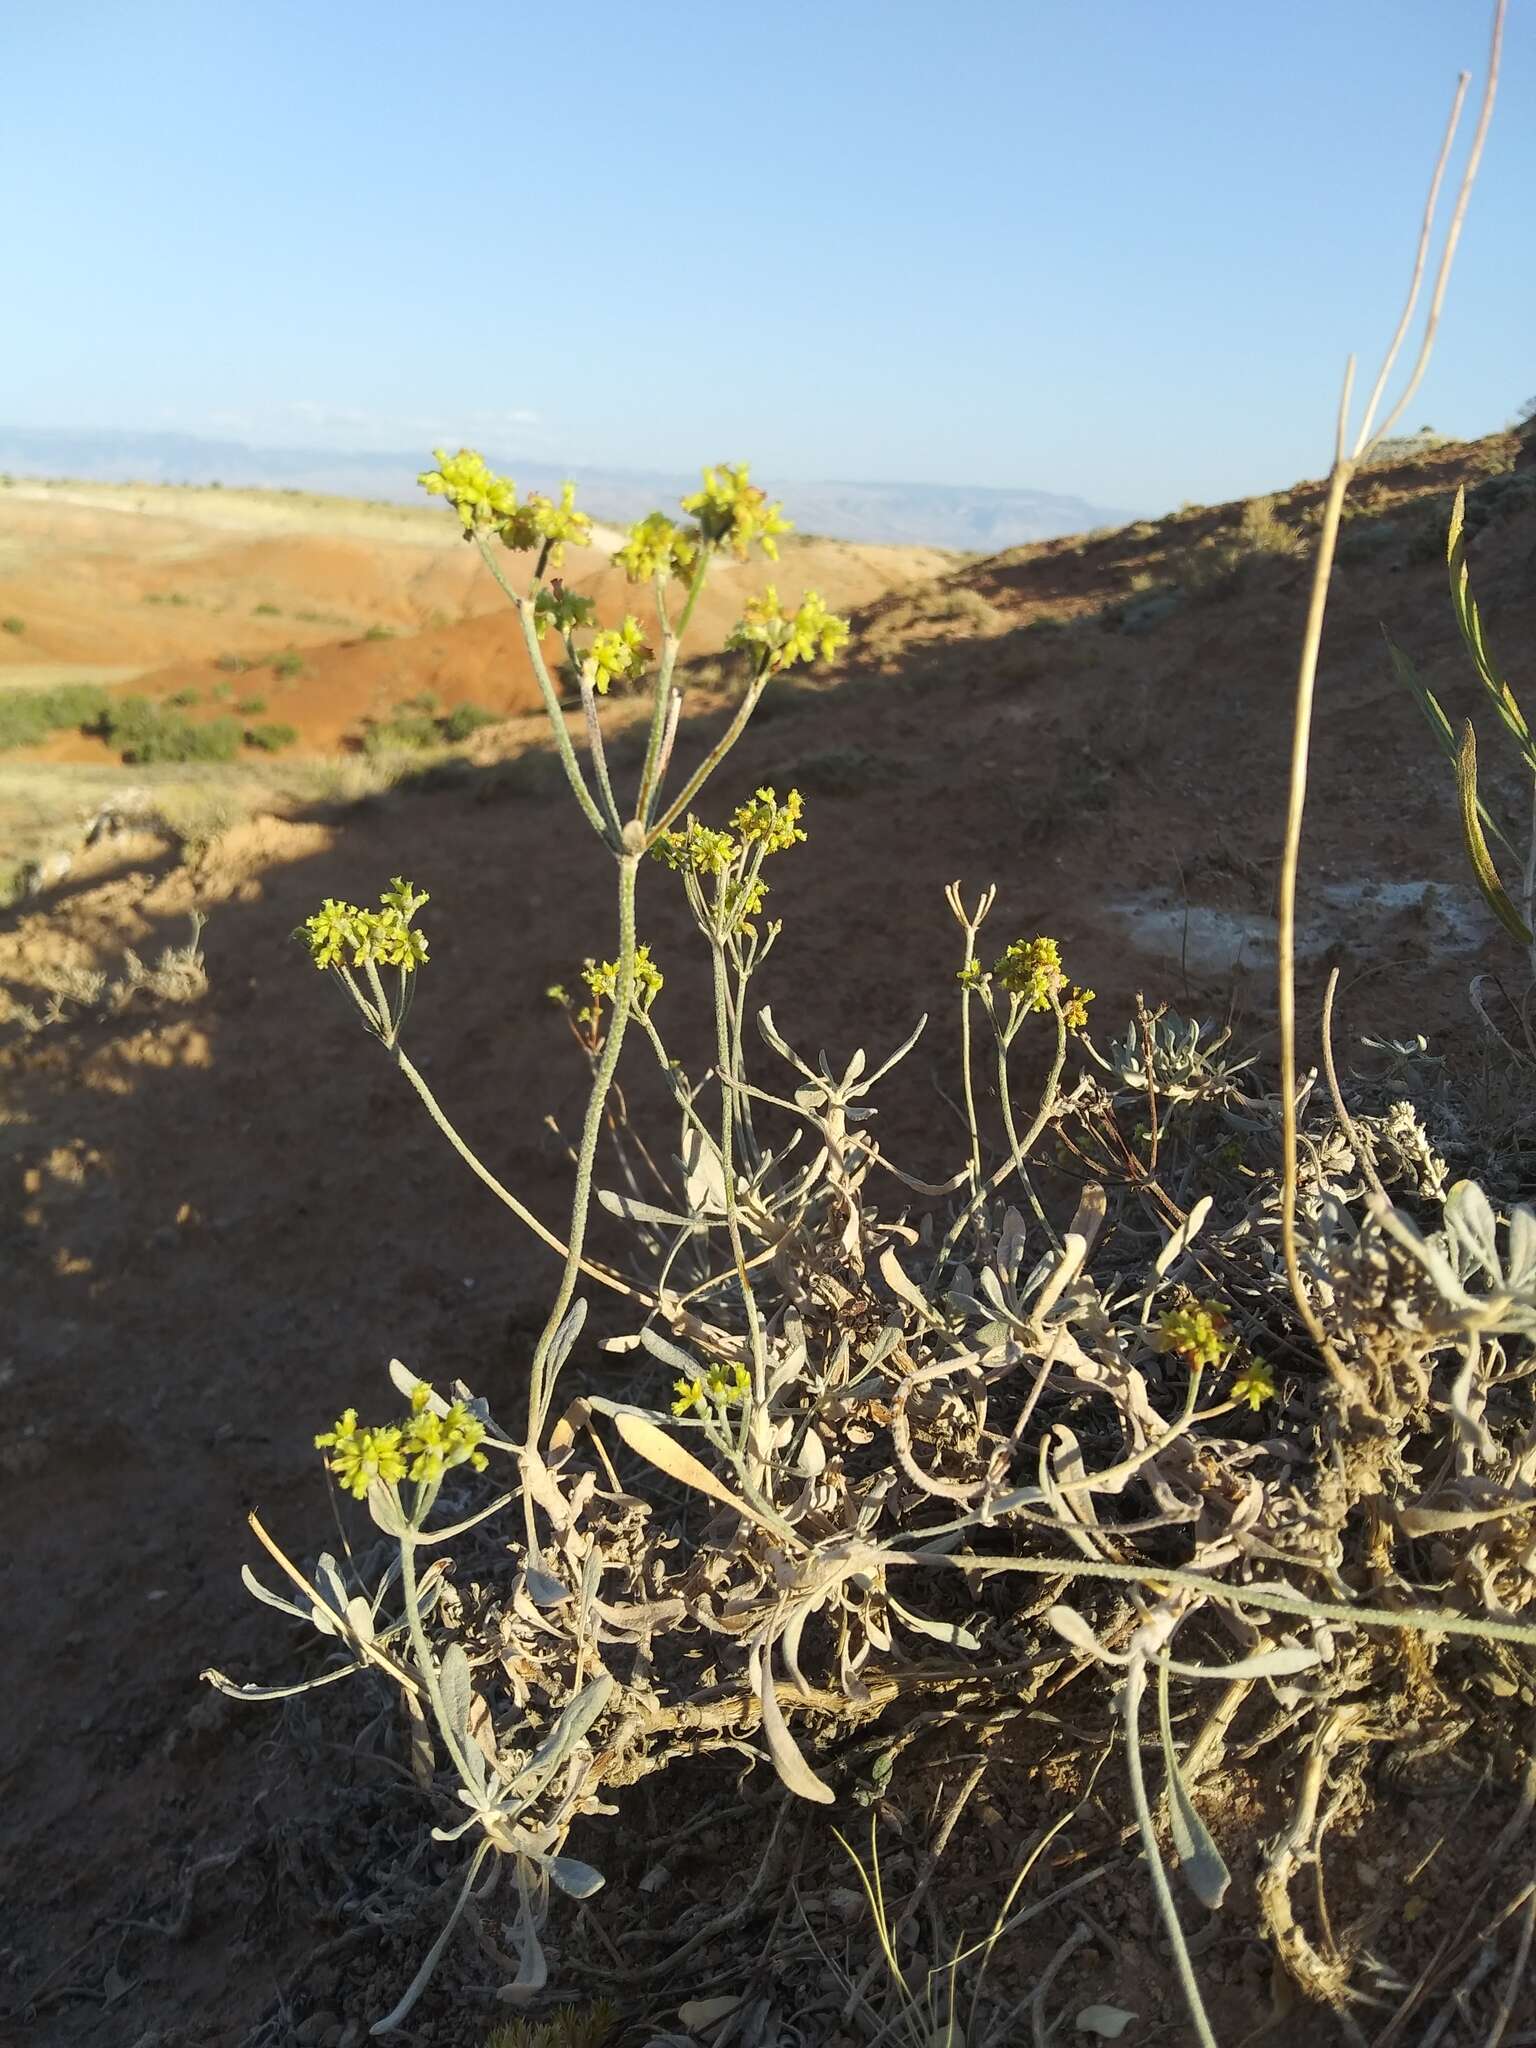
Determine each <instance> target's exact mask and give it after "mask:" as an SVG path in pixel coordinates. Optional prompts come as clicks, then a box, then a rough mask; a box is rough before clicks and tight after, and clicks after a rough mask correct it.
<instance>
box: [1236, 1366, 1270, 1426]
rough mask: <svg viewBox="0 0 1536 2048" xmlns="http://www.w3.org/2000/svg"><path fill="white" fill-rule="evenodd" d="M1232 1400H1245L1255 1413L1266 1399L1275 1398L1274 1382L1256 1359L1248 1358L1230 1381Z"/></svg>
mask: <svg viewBox="0 0 1536 2048" xmlns="http://www.w3.org/2000/svg"><path fill="white" fill-rule="evenodd" d="M1231 1392H1232V1398H1233V1400H1234V1401H1246V1402H1247V1403H1248V1406H1249V1407H1250V1408H1251V1409H1252V1410H1253V1412H1254V1414H1255V1415H1257V1414H1258V1412H1259V1410H1260V1408H1262V1407H1263V1405H1264V1403H1265V1402H1266V1401H1272V1400H1273V1399H1274V1398H1275V1383H1274V1381H1273V1379H1272V1378H1271V1377H1270V1375H1269V1373H1268V1372H1267V1371H1266V1369H1265V1368H1264V1367H1263V1366H1262V1365H1260V1364H1259V1363H1258V1361H1257V1359H1250V1361H1249V1362H1248V1364H1247V1365H1245V1366H1244V1367H1243V1370H1242V1371H1241V1372H1240V1373H1239V1374H1238V1375H1237V1378H1236V1379H1235V1380H1233V1382H1232V1388H1231Z"/></svg>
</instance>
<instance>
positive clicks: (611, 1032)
mask: <svg viewBox="0 0 1536 2048" xmlns="http://www.w3.org/2000/svg"><path fill="white" fill-rule="evenodd" d="M639 865H640V856H639V855H638V854H636V853H625V854H621V855H620V856H619V961H618V974H617V977H616V979H615V983H614V993H613V1011H612V1015H611V1016H610V1018H609V1022H608V1036H607V1039H606V1040H605V1042H604V1045H603V1051H602V1057H601V1058H600V1059H599V1060H598V1063H597V1070H596V1072H595V1073H594V1074H593V1076H592V1093H591V1095H590V1096H589V1097H588V1099H587V1113H586V1117H585V1120H584V1121H583V1124H582V1128H581V1143H580V1146H579V1148H578V1150H577V1154H576V1186H575V1190H574V1192H573V1194H572V1197H571V1227H570V1231H569V1233H568V1235H569V1245H568V1248H567V1250H566V1255H565V1271H564V1272H563V1273H562V1274H561V1276H560V1285H559V1287H558V1288H557V1289H556V1291H555V1299H554V1303H553V1306H552V1307H551V1309H550V1311H549V1316H548V1318H547V1320H546V1321H545V1324H544V1328H543V1331H542V1333H541V1334H540V1337H539V1341H538V1343H537V1345H536V1346H535V1347H534V1353H533V1360H532V1363H531V1364H530V1366H529V1368H528V1438H527V1441H528V1443H529V1446H530V1447H532V1446H533V1445H535V1444H537V1443H538V1441H539V1437H540V1435H541V1433H542V1431H543V1428H544V1415H545V1409H546V1406H547V1403H548V1397H549V1391H550V1390H549V1388H548V1387H547V1386H546V1385H545V1367H546V1364H547V1362H548V1359H549V1353H550V1347H551V1346H552V1345H553V1343H554V1341H555V1333H556V1332H557V1331H558V1330H559V1328H560V1325H561V1323H562V1322H563V1321H564V1320H565V1312H566V1310H567V1309H568V1308H569V1307H570V1305H571V1297H572V1296H573V1295H574V1293H575V1292H576V1276H577V1274H578V1273H579V1272H580V1271H581V1269H582V1256H581V1254H582V1247H583V1245H584V1244H585V1242H586V1236H587V1221H588V1218H589V1215H590V1213H591V1208H592V1170H593V1166H594V1164H595V1162H596V1158H597V1146H598V1139H599V1138H600V1136H601V1135H602V1129H603V1114H604V1111H605V1109H606V1106H607V1102H608V1091H609V1089H610V1088H611V1087H612V1085H613V1077H614V1074H615V1072H616V1070H617V1068H618V1064H619V1053H620V1051H621V1049H622V1047H623V1044H624V1032H625V1027H626V1026H627V1025H628V1023H629V1017H630V1011H631V1009H632V1007H633V1004H634V989H635V883H636V875H637V870H638V868H639ZM532 1512H533V1510H532V1507H531V1505H530V1506H529V1509H528V1514H529V1518H530V1521H531V1518H532Z"/></svg>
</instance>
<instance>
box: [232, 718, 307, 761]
mask: <svg viewBox="0 0 1536 2048" xmlns="http://www.w3.org/2000/svg"><path fill="white" fill-rule="evenodd" d="M298 736H299V735H298V731H297V729H296V728H295V727H294V726H291V725H283V724H281V723H278V722H275V721H274V722H270V723H268V724H265V725H251V726H247V727H246V731H245V744H246V745H247V746H248V747H255V748H256V750H257V751H258V752H259V753H263V754H276V753H279V752H281V750H282V749H283V748H284V747H291V746H292V745H293V743H294V741H295V740H296V739H297V738H298Z"/></svg>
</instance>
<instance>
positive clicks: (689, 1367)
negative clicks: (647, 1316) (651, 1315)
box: [640, 1323, 703, 1380]
mask: <svg viewBox="0 0 1536 2048" xmlns="http://www.w3.org/2000/svg"><path fill="white" fill-rule="evenodd" d="M640 1342H641V1343H642V1344H643V1345H644V1346H645V1348H646V1350H647V1351H649V1352H650V1354H651V1356H652V1358H659V1359H660V1360H661V1362H662V1364H663V1365H665V1366H669V1367H670V1368H671V1370H672V1371H673V1372H680V1373H682V1375H683V1376H684V1378H685V1379H690V1380H696V1379H697V1378H698V1376H699V1374H700V1373H701V1372H702V1371H703V1367H702V1366H701V1365H700V1364H699V1361H698V1360H697V1359H696V1358H691V1357H690V1356H689V1355H688V1353H687V1352H686V1351H684V1349H683V1348H682V1346H681V1345H680V1344H674V1343H673V1342H672V1340H671V1338H670V1337H663V1336H662V1334H661V1332H660V1330H653V1329H652V1328H651V1326H650V1324H649V1323H647V1324H646V1326H645V1328H644V1329H643V1330H642V1331H641V1332H640Z"/></svg>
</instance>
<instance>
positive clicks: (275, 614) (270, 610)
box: [251, 604, 283, 619]
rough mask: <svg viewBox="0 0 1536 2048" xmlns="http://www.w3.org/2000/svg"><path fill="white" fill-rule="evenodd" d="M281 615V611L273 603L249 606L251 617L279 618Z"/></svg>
mask: <svg viewBox="0 0 1536 2048" xmlns="http://www.w3.org/2000/svg"><path fill="white" fill-rule="evenodd" d="M282 616H283V615H282V613H281V612H280V611H279V610H278V608H277V606H276V605H275V604H255V605H252V606H251V617H252V618H253V619H280V618H281V617H282Z"/></svg>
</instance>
